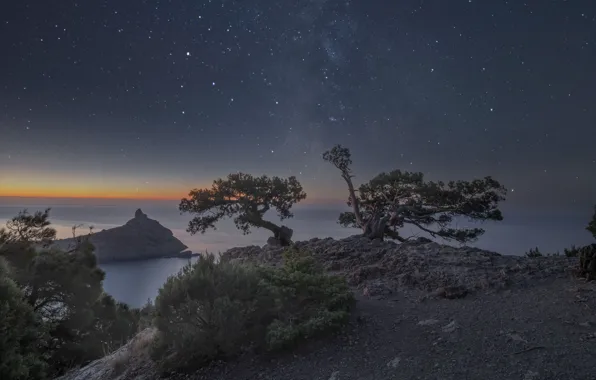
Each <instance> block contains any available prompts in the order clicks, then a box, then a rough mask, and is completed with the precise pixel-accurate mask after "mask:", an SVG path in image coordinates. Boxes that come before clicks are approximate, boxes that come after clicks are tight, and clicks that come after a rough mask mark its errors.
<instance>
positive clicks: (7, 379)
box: [0, 257, 46, 380]
mask: <svg viewBox="0 0 596 380" xmlns="http://www.w3.org/2000/svg"><path fill="white" fill-rule="evenodd" d="M45 339H46V335H45V330H44V328H43V325H42V323H41V320H40V318H39V317H38V316H37V315H36V314H35V312H34V311H33V308H32V307H31V306H30V305H29V304H27V302H25V300H24V299H23V293H22V292H21V290H20V289H19V287H18V286H17V285H16V284H15V282H14V281H13V280H12V279H11V278H10V277H9V271H8V266H7V264H6V262H5V260H4V259H3V258H2V257H0V379H2V380H20V379H23V380H25V379H42V378H44V376H45V369H46V363H45V361H44V359H45V358H44V357H43V355H42V352H41V349H40V347H41V346H42V344H43V342H44V341H45Z"/></svg>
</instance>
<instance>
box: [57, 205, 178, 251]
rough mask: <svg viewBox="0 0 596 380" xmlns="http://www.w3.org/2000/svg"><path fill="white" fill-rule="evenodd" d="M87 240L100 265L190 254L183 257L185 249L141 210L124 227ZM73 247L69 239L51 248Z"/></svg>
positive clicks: (72, 241) (91, 236)
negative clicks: (93, 248)
mask: <svg viewBox="0 0 596 380" xmlns="http://www.w3.org/2000/svg"><path fill="white" fill-rule="evenodd" d="M89 240H90V242H91V243H92V244H93V245H94V246H95V255H96V256H97V260H98V262H100V263H106V262H112V261H129V260H145V259H155V258H163V257H185V256H189V254H188V253H189V251H186V252H184V253H185V254H182V253H183V251H184V250H186V249H187V248H188V247H187V246H186V245H184V243H182V242H181V241H180V240H178V239H177V238H176V237H175V236H174V234H173V233H172V231H171V230H169V229H167V228H166V227H164V226H162V225H161V224H160V223H159V222H158V221H156V220H153V219H150V218H149V217H148V216H147V215H146V214H145V213H143V211H141V210H140V209H138V210H137V211H136V212H135V216H134V218H133V219H131V220H129V221H128V222H126V224H124V225H123V226H120V227H115V228H110V229H107V230H102V231H100V232H97V233H94V234H92V235H90V236H89ZM74 243H75V241H74V239H72V238H71V239H63V240H57V241H56V242H55V243H54V245H55V246H58V247H60V248H62V249H68V247H71V246H73V244H74Z"/></svg>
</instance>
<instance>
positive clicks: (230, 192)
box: [179, 173, 306, 246]
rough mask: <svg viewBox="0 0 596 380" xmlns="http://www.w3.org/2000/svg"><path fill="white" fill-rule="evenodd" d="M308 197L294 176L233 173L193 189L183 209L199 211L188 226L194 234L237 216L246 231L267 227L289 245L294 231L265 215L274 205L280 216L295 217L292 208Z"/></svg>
mask: <svg viewBox="0 0 596 380" xmlns="http://www.w3.org/2000/svg"><path fill="white" fill-rule="evenodd" d="M305 198H306V193H305V192H304V191H303V190H302V185H300V182H298V180H297V179H296V177H294V176H292V177H289V178H287V179H282V178H279V177H268V176H266V175H263V176H261V177H254V176H252V175H250V174H245V173H233V174H229V175H228V178H227V179H221V178H219V179H217V180H215V181H213V185H212V186H211V188H210V189H209V188H207V189H194V190H192V191H191V192H190V193H189V196H188V198H184V199H182V201H181V202H180V205H179V209H180V211H181V212H183V213H186V212H188V213H192V214H196V216H195V217H194V218H193V219H192V220H191V221H190V222H189V224H188V228H187V231H188V232H189V233H191V234H193V235H194V234H196V233H197V232H200V233H205V231H207V230H208V229H210V228H213V229H215V228H216V227H215V223H217V222H218V221H219V220H221V219H222V218H226V217H234V223H235V224H236V227H237V228H238V229H240V230H241V231H242V232H243V233H244V234H245V235H246V234H249V233H250V228H251V227H257V228H265V229H268V230H269V231H271V232H273V236H274V238H275V239H276V240H277V241H278V242H279V243H280V244H281V245H284V246H287V245H290V244H291V242H292V234H293V231H292V230H291V229H290V228H288V227H286V226H278V225H277V224H275V223H272V222H270V221H268V220H265V219H263V217H264V216H265V213H267V211H269V210H270V209H272V208H274V209H275V210H276V211H277V213H278V216H279V218H280V220H284V219H288V218H291V217H293V216H294V214H292V212H290V209H291V208H292V206H293V205H294V204H295V203H297V202H300V201H301V200H303V199H305Z"/></svg>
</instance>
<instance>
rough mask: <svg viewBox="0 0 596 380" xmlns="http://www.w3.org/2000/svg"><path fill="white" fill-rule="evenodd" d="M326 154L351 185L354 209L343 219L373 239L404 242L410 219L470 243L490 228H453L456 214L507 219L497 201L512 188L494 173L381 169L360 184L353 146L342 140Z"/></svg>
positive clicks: (350, 201) (435, 234) (434, 234)
mask: <svg viewBox="0 0 596 380" xmlns="http://www.w3.org/2000/svg"><path fill="white" fill-rule="evenodd" d="M323 159H324V160H325V161H327V162H330V163H331V164H333V165H334V166H335V167H336V168H338V169H339V170H340V172H341V176H342V178H343V179H344V181H345V182H346V184H347V185H348V191H349V199H348V205H349V206H351V207H352V212H344V213H342V214H341V215H340V216H339V223H340V224H341V225H343V226H344V227H355V228H360V229H362V231H363V234H364V236H366V237H368V238H370V239H375V238H377V239H383V238H384V237H388V238H391V239H396V240H399V241H402V242H403V241H405V240H406V239H405V238H403V237H402V236H400V235H399V232H398V230H399V228H401V227H404V226H405V225H406V224H409V225H412V226H416V227H417V228H419V229H420V230H422V231H425V232H427V233H429V234H430V235H431V236H432V237H441V238H443V239H446V240H456V241H458V242H461V243H465V242H469V241H473V240H475V239H477V238H478V237H479V236H480V235H482V234H483V233H484V230H483V229H481V228H470V229H468V228H451V227H449V225H450V223H451V222H452V221H453V219H454V217H457V216H465V217H468V218H469V219H471V220H503V215H502V214H501V211H500V210H499V209H498V208H497V206H498V203H499V202H500V201H503V200H505V194H506V193H507V191H506V190H505V188H504V187H503V186H501V185H500V184H499V182H497V181H496V180H494V179H492V178H491V177H486V178H484V179H476V180H473V181H471V182H467V181H457V182H453V181H451V182H448V183H443V182H441V181H439V182H432V181H428V182H425V181H424V178H423V174H422V173H413V172H407V171H404V172H402V171H401V170H394V171H392V172H389V173H381V174H379V175H377V176H376V177H374V178H373V179H372V180H370V182H368V183H366V184H362V185H361V186H360V188H359V189H358V190H356V189H355V188H354V184H353V182H352V178H353V177H354V175H353V174H352V170H351V168H350V166H351V164H352V160H351V154H350V150H349V149H348V148H344V147H342V146H341V145H336V146H335V147H333V148H332V149H331V150H329V151H326V152H325V153H323Z"/></svg>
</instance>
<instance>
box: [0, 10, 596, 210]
mask: <svg viewBox="0 0 596 380" xmlns="http://www.w3.org/2000/svg"><path fill="white" fill-rule="evenodd" d="M0 56H1V59H0V79H1V80H0V196H2V195H3V196H62V197H106V198H164V199H170V198H171V199H180V198H181V197H183V196H185V195H186V194H187V192H188V190H190V189H192V188H194V187H201V186H206V185H209V184H210V183H211V181H212V180H213V179H215V178H218V177H222V176H225V175H227V174H228V173H230V172H237V171H245V172H249V173H252V174H255V175H256V174H259V175H260V174H269V175H280V176H289V175H295V176H297V177H298V179H299V180H300V181H301V182H302V184H303V185H304V187H305V190H306V191H307V193H308V194H309V198H308V201H309V202H319V201H320V202H325V201H331V200H338V199H339V200H343V199H344V198H345V197H346V190H345V188H344V183H343V182H342V180H341V178H340V177H339V174H338V173H337V172H336V169H334V168H333V167H331V165H329V164H327V163H325V162H324V161H323V160H322V159H321V153H322V152H323V151H324V150H326V149H328V148H330V147H332V146H333V145H334V144H336V143H340V144H343V145H345V146H348V147H349V148H351V150H352V154H353V159H354V171H355V173H356V175H357V177H356V178H355V181H356V182H357V183H359V182H360V181H365V180H367V179H369V178H371V177H372V176H373V175H375V174H377V173H378V172H380V171H385V170H391V169H396V168H400V169H404V170H413V171H422V172H424V173H426V175H427V177H428V178H429V179H433V180H437V179H442V180H450V179H472V178H475V177H483V176H485V175H491V176H493V177H495V178H496V179H498V180H499V181H501V182H502V183H503V184H504V185H505V186H506V187H507V188H508V189H509V200H508V204H510V205H513V206H515V207H527V208H532V207H534V208H542V209H545V208H548V209H554V208H559V209H565V208H573V207H577V208H578V209H579V208H582V209H585V208H586V207H590V208H591V205H592V204H594V203H596V148H595V147H594V146H595V144H596V107H595V106H596V71H595V68H596V3H594V1H593V0H568V1H564V0H528V1H504V0H491V1H488V0H485V1H481V0H449V1H446V0H426V1H422V0H403V1H395V0H377V1H365V0H359V1H356V0H345V1H332V0H293V1H272V0H252V1H238V0H219V1H211V0H204V1H198V0H170V1H165V0H161V1H160V0H131V1H116V0H102V1H80V0H79V1H75V0H61V1H59V2H56V1H55V2H50V1H45V0H44V1H42V0H37V1H32V0H21V1H2V3H1V5H0Z"/></svg>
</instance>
